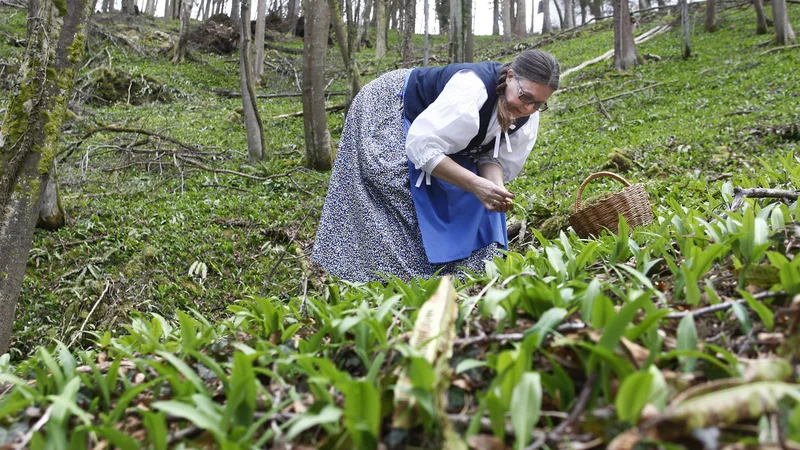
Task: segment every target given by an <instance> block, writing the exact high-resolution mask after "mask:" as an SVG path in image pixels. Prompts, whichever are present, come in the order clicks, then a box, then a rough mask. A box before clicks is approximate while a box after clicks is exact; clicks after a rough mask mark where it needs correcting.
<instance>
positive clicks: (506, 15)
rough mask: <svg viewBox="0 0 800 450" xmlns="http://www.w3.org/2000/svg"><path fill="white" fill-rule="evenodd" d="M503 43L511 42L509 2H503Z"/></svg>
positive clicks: (509, 0) (507, 0) (504, 0)
mask: <svg viewBox="0 0 800 450" xmlns="http://www.w3.org/2000/svg"><path fill="white" fill-rule="evenodd" d="M503 42H511V0H503Z"/></svg>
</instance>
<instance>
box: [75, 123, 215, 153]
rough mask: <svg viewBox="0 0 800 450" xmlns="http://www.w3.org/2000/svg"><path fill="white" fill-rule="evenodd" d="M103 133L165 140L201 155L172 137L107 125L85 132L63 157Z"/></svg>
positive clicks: (193, 147) (198, 150)
mask: <svg viewBox="0 0 800 450" xmlns="http://www.w3.org/2000/svg"><path fill="white" fill-rule="evenodd" d="M104 131H109V132H112V133H136V134H143V135H145V136H151V137H157V138H159V139H163V140H165V141H167V142H171V143H173V144H175V145H177V146H178V147H181V148H184V149H186V150H189V151H190V152H193V153H202V151H201V150H200V149H199V148H197V147H195V146H194V145H191V144H186V143H184V142H181V141H179V140H177V139H175V138H173V137H169V136H165V135H163V134H159V133H156V132H153V131H148V130H145V129H142V128H127V127H116V126H113V125H108V126H104V127H100V128H95V129H93V130H89V131H87V132H86V134H84V135H83V136H82V137H81V138H80V139H79V140H78V141H77V142H76V143H75V144H73V145H72V146H71V147H69V150H67V152H68V153H67V154H66V155H65V156H64V157H65V158H66V157H67V156H69V155H70V154H72V152H74V151H75V150H76V149H77V148H78V147H80V145H81V144H82V143H83V141H85V140H86V139H88V138H89V137H90V136H92V135H93V134H95V133H102V132H104Z"/></svg>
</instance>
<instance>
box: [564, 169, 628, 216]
mask: <svg viewBox="0 0 800 450" xmlns="http://www.w3.org/2000/svg"><path fill="white" fill-rule="evenodd" d="M599 177H611V178H613V179H615V180H617V181H619V182H620V183H622V184H624V185H625V187H628V186H630V185H631V184H630V183H629V182H628V180H626V179H625V178H622V177H621V176H619V175H617V174H615V173H614V172H597V173H593V174H591V175H589V176H588V177H586V179H585V180H583V183H581V187H579V188H578V196H577V197H576V198H575V212H576V213H577V212H578V211H579V210H580V209H581V195H583V190H584V188H586V185H587V184H589V182H590V181H592V180H594V179H595V178H599Z"/></svg>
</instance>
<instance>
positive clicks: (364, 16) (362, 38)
mask: <svg viewBox="0 0 800 450" xmlns="http://www.w3.org/2000/svg"><path fill="white" fill-rule="evenodd" d="M373 3H375V1H374V0H365V1H364V11H363V12H362V13H361V22H359V24H358V40H357V41H356V42H357V46H356V48H358V49H360V48H361V44H367V45H369V42H370V41H369V19H370V17H372V5H373ZM427 11H428V9H427V8H425V12H426V14H427Z"/></svg>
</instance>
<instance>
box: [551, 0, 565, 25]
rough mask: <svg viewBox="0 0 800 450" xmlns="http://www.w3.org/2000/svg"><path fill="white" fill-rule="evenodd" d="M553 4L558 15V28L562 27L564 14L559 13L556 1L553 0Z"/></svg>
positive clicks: (559, 9)
mask: <svg viewBox="0 0 800 450" xmlns="http://www.w3.org/2000/svg"><path fill="white" fill-rule="evenodd" d="M553 6H555V7H556V14H557V15H558V29H559V30H563V29H564V15H563V14H561V8H560V7H559V6H558V2H557V1H556V0H553Z"/></svg>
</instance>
